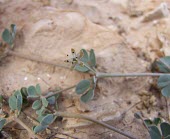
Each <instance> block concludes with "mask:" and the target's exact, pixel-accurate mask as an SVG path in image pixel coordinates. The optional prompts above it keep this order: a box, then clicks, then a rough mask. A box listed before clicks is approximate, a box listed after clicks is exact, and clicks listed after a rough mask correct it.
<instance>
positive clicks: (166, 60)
mask: <svg viewBox="0 0 170 139" xmlns="http://www.w3.org/2000/svg"><path fill="white" fill-rule="evenodd" d="M156 66H157V68H158V70H159V71H160V72H164V73H169V72H170V56H166V57H163V58H160V59H159V61H157V62H156Z"/></svg>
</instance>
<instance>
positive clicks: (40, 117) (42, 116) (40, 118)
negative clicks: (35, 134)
mask: <svg viewBox="0 0 170 139" xmlns="http://www.w3.org/2000/svg"><path fill="white" fill-rule="evenodd" d="M46 115H47V114H43V115H39V116H38V118H37V120H38V121H39V122H41V121H42V119H43V118H44V117H45V116H46Z"/></svg>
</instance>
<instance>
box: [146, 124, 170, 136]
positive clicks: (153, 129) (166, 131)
mask: <svg viewBox="0 0 170 139" xmlns="http://www.w3.org/2000/svg"><path fill="white" fill-rule="evenodd" d="M148 129H149V134H150V136H151V139H170V124H169V123H166V122H163V123H161V124H160V129H161V131H160V130H159V128H158V127H157V126H155V125H151V126H148Z"/></svg>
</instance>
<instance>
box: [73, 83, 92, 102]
mask: <svg viewBox="0 0 170 139" xmlns="http://www.w3.org/2000/svg"><path fill="white" fill-rule="evenodd" d="M76 93H77V94H78V95H82V96H81V97H80V100H81V101H82V102H84V103H87V102H88V101H90V100H91V99H93V97H94V87H93V88H91V82H90V81H89V80H81V81H80V82H79V83H78V84H77V86H76Z"/></svg>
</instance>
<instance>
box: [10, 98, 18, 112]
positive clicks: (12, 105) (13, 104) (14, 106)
mask: <svg viewBox="0 0 170 139" xmlns="http://www.w3.org/2000/svg"><path fill="white" fill-rule="evenodd" d="M8 102H9V107H10V108H11V110H16V109H17V98H16V96H14V95H12V96H11V97H10V98H9V101H8Z"/></svg>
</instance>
